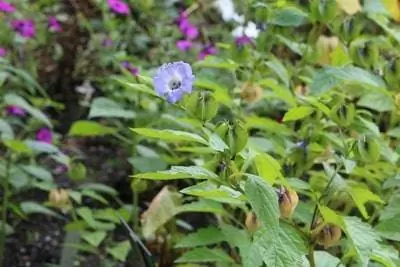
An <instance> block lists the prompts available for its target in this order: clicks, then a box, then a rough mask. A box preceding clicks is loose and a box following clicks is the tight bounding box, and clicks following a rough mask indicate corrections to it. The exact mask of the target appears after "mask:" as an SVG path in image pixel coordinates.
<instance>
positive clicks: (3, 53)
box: [0, 47, 7, 57]
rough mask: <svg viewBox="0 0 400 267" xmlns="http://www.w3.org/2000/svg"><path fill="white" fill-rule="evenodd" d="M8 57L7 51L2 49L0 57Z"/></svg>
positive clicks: (0, 49) (0, 48)
mask: <svg viewBox="0 0 400 267" xmlns="http://www.w3.org/2000/svg"><path fill="white" fill-rule="evenodd" d="M5 56H7V49H5V48H4V47H0V57H5Z"/></svg>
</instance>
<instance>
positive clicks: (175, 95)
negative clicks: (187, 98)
mask: <svg viewBox="0 0 400 267" xmlns="http://www.w3.org/2000/svg"><path fill="white" fill-rule="evenodd" d="M194 79H195V77H194V75H193V73H192V68H191V67H190V65H189V64H188V63H185V62H181V61H180V62H173V63H167V64H164V65H162V66H161V67H160V68H159V69H158V70H157V73H156V75H155V76H154V79H153V81H154V88H155V90H156V92H157V94H158V95H159V96H161V97H165V98H166V99H167V101H168V102H170V103H176V102H178V101H179V100H181V99H182V97H183V96H184V95H185V94H190V93H191V92H192V89H193V88H192V87H193V82H194Z"/></svg>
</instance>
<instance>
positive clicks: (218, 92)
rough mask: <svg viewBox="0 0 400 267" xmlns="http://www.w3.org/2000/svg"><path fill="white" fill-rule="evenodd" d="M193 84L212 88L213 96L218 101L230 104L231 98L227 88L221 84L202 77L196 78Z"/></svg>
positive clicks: (226, 104) (228, 105)
mask: <svg viewBox="0 0 400 267" xmlns="http://www.w3.org/2000/svg"><path fill="white" fill-rule="evenodd" d="M194 85H195V86H196V87H199V88H204V89H209V90H212V91H213V92H214V98H215V100H216V101H217V102H218V103H221V104H223V105H225V106H227V107H231V106H232V98H231V97H230V95H229V93H228V89H227V88H226V87H224V86H223V85H220V84H218V83H215V82H212V81H209V80H204V79H196V81H195V82H194Z"/></svg>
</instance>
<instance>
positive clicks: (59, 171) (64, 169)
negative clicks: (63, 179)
mask: <svg viewBox="0 0 400 267" xmlns="http://www.w3.org/2000/svg"><path fill="white" fill-rule="evenodd" d="M67 171H68V166H67V165H65V164H59V165H57V166H56V167H55V169H54V173H55V174H63V173H66V172H67Z"/></svg>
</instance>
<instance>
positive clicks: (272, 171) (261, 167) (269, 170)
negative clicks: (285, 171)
mask: <svg viewBox="0 0 400 267" xmlns="http://www.w3.org/2000/svg"><path fill="white" fill-rule="evenodd" d="M254 163H255V166H256V169H257V173H258V176H260V177H261V178H263V179H264V180H265V181H266V182H268V183H270V184H273V183H274V181H275V180H276V179H277V178H280V177H282V174H281V166H280V165H279V162H278V161H276V159H274V158H273V157H271V156H270V155H268V154H267V153H259V154H257V155H256V156H255V158H254Z"/></svg>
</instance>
